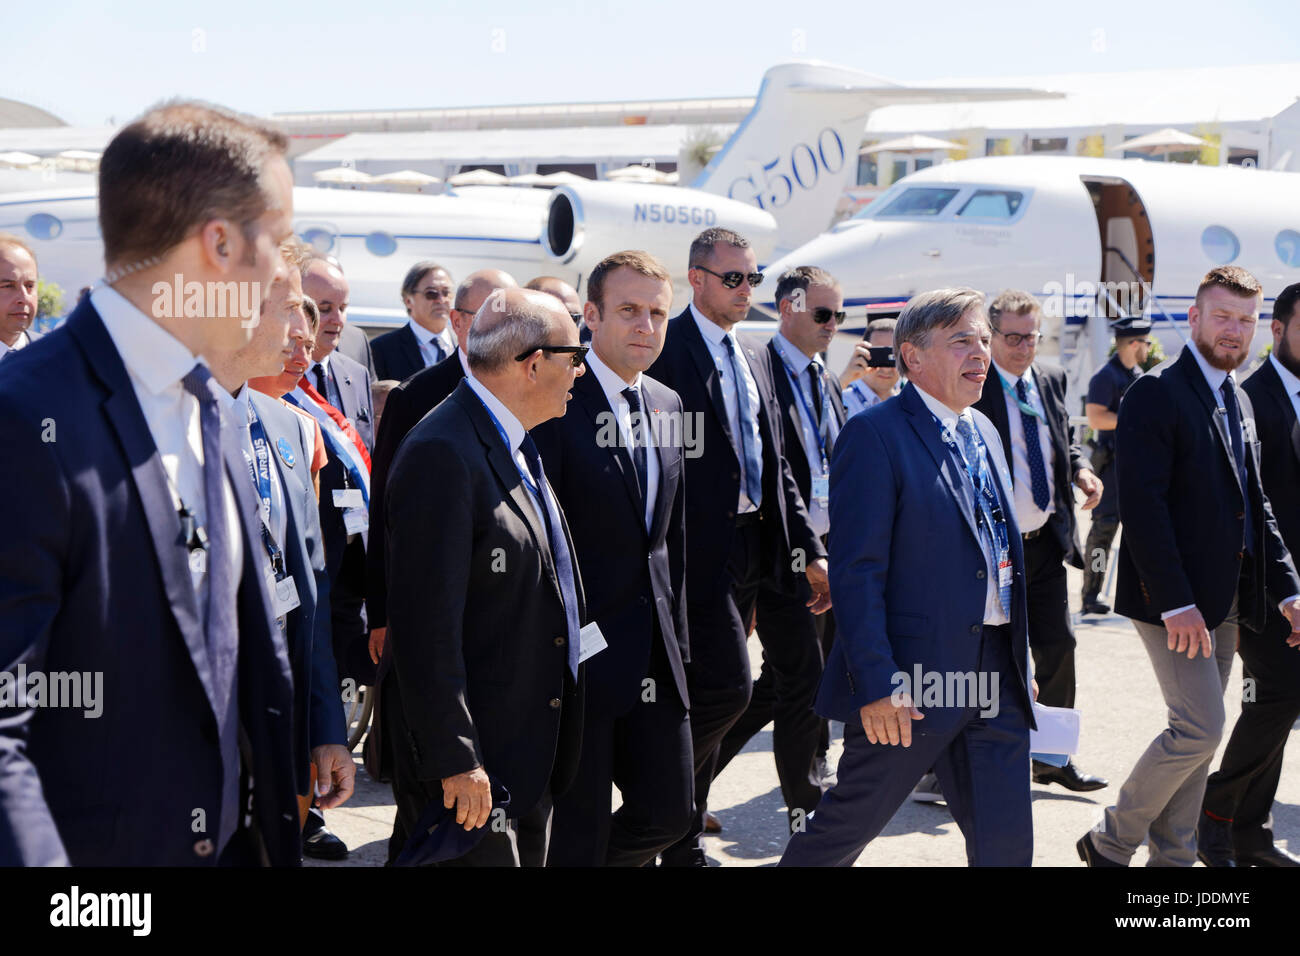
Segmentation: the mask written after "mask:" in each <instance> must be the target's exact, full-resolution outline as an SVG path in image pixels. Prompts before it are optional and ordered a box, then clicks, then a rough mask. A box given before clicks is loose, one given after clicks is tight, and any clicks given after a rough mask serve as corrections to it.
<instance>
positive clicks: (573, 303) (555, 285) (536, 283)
mask: <svg viewBox="0 0 1300 956" xmlns="http://www.w3.org/2000/svg"><path fill="white" fill-rule="evenodd" d="M524 288H525V289H536V290H537V291H538V292H545V293H547V294H548V295H553V296H555V297H556V298H557V299H559V300H560V301H561V302H563V303H564V307H565V308H566V309H568V310H569V315H570V316H571V317H572V318H573V324H574V325H576V326H577V327H578V340H579V341H580V342H582V344H583V345H586V344H587V343H589V342H590V341H591V329H589V328H587V326H586V323H584V322H583V320H582V300H581V299H580V298H578V290H577V289H575V288H574V287H573V286H571V285H569V283H567V282H565V281H564V280H563V279H561V278H560V277H559V276H537V277H536V278H535V279H529V280H528V281H527V282H526V283H524Z"/></svg>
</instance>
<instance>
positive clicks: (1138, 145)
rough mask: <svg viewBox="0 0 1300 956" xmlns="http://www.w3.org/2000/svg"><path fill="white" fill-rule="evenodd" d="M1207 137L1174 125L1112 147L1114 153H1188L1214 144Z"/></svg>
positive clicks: (1161, 154)
mask: <svg viewBox="0 0 1300 956" xmlns="http://www.w3.org/2000/svg"><path fill="white" fill-rule="evenodd" d="M1213 145H1214V144H1213V143H1211V142H1210V141H1209V140H1207V139H1201V137H1199V136H1193V135H1192V134H1191V133H1184V132H1182V131H1181V130H1176V129H1174V128H1173V127H1172V126H1170V127H1166V128H1165V129H1158V130H1156V131H1155V132H1154V133H1147V134H1146V135H1145V136H1138V137H1136V138H1135V139H1130V140H1128V141H1127V142H1123V143H1119V144H1117V145H1115V146H1112V147H1111V148H1110V152H1112V153H1119V152H1124V153H1144V154H1145V155H1147V156H1166V155H1168V154H1169V153H1186V152H1188V151H1189V150H1193V149H1200V148H1201V147H1202V146H1213Z"/></svg>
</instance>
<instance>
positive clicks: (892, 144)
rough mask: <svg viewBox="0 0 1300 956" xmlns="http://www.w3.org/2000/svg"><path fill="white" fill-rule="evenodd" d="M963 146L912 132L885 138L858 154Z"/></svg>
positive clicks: (927, 151) (921, 151)
mask: <svg viewBox="0 0 1300 956" xmlns="http://www.w3.org/2000/svg"><path fill="white" fill-rule="evenodd" d="M965 148H966V147H964V146H963V145H962V144H961V143H954V142H952V141H951V140H946V139H935V138H934V137H933V136H921V135H920V134H918V133H912V134H910V135H908V136H900V137H899V138H898V139H887V140H885V141H884V142H883V143H877V144H876V145H875V146H868V147H866V148H865V149H860V150H858V155H859V156H869V155H871V154H872V153H933V152H934V151H935V150H937V149H965Z"/></svg>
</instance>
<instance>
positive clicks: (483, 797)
mask: <svg viewBox="0 0 1300 956" xmlns="http://www.w3.org/2000/svg"><path fill="white" fill-rule="evenodd" d="M442 805H443V806H444V807H446V808H447V809H448V810H450V809H451V808H452V807H455V808H456V822H457V823H459V824H461V825H462V826H464V827H465V829H466V830H473V829H474V828H475V827H481V826H482V825H483V824H485V823H487V822H488V817H489V816H491V814H492V785H491V784H490V783H488V775H487V771H486V770H484V769H483V768H482V767H475V768H474V769H473V770H467V771H465V772H464V773H458V774H456V776H454V777H443V778H442Z"/></svg>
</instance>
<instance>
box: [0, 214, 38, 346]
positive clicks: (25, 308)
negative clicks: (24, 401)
mask: <svg viewBox="0 0 1300 956" xmlns="http://www.w3.org/2000/svg"><path fill="white" fill-rule="evenodd" d="M39 279H40V277H39V275H38V273H37V268H36V253H34V252H32V249H31V247H30V246H29V245H27V243H25V242H23V241H22V240H21V239H19V238H18V237H17V236H15V235H13V234H12V233H8V232H0V361H3V360H4V358H5V356H7V355H8V354H9V353H11V352H15V351H17V350H18V349H22V348H26V347H27V346H28V345H30V344H31V343H32V342H34V341H35V340H36V339H38V338H40V335H39V334H38V333H37V332H36V331H35V330H34V329H33V325H34V324H35V322H36V307H37V297H36V287H37V283H38V282H39Z"/></svg>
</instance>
